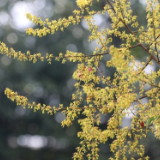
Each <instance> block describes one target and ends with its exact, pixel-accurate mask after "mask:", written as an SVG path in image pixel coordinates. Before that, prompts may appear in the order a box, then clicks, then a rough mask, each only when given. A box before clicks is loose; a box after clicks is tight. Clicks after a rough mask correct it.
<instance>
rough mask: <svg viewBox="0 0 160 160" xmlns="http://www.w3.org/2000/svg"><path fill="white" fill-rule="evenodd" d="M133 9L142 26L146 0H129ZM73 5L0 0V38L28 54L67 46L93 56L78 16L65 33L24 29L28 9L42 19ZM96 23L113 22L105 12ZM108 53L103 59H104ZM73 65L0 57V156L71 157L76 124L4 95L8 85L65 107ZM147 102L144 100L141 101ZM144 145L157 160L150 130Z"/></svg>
mask: <svg viewBox="0 0 160 160" xmlns="http://www.w3.org/2000/svg"><path fill="white" fill-rule="evenodd" d="M131 2H132V9H133V13H134V14H136V15H137V16H138V20H139V22H140V25H144V26H146V13H145V7H146V3H145V1H144V0H141V1H139V0H132V1H131ZM105 4H106V0H100V2H99V3H96V4H95V5H93V9H95V10H99V9H102V8H103V6H104V5H105ZM75 8H77V7H76V1H75V0H0V41H3V42H4V43H6V44H7V46H9V47H12V48H14V49H15V50H16V51H18V50H21V51H22V52H26V51H27V50H30V51H31V53H37V52H40V53H42V54H45V53H53V54H54V55H59V53H60V52H63V53H65V51H66V50H71V51H78V52H83V53H85V54H91V53H92V51H93V50H94V48H95V46H96V43H95V41H93V42H88V36H89V32H88V26H87V25H86V23H85V22H84V21H83V20H82V21H81V23H80V24H79V25H75V26H73V25H71V26H69V27H68V28H67V29H65V30H64V32H61V31H58V32H56V33H55V34H54V35H47V36H46V37H43V38H38V37H32V36H28V35H26V33H25V29H26V28H28V27H35V26H34V24H33V23H32V22H30V21H28V20H27V19H26V17H25V13H27V12H30V13H31V14H34V15H36V16H40V17H42V19H45V18H49V19H50V20H52V19H56V20H57V19H58V18H62V17H68V16H69V15H71V14H72V11H73V10H74V9H75ZM94 19H95V23H96V25H98V26H99V28H101V29H102V28H106V27H110V22H111V20H110V19H109V16H108V14H107V13H106V15H95V16H94ZM113 39H114V43H113V44H114V45H115V46H117V47H118V46H119V45H120V44H121V41H120V39H118V38H116V37H113ZM132 54H133V55H134V56H136V58H137V62H138V61H144V60H145V58H146V57H145V53H144V52H143V51H142V50H140V49H139V48H136V49H134V50H133V51H132ZM108 58H109V57H106V59H108ZM106 59H104V61H102V62H101V64H100V65H101V67H102V68H103V70H104V71H105V73H106V74H107V75H109V76H111V77H112V76H113V74H114V72H115V70H114V69H108V68H106V67H105V61H106ZM75 69H76V65H75V64H74V63H71V62H67V63H66V64H64V65H63V64H62V63H61V62H56V61H52V64H51V65H49V64H48V63H47V62H37V63H36V64H33V63H32V62H20V61H17V60H14V59H10V58H8V57H6V56H5V55H0V159H1V160H29V159H30V160H70V159H71V157H72V154H73V153H74V152H75V148H76V147H77V146H78V145H79V139H78V138H77V131H79V130H80V127H79V125H78V124H77V122H75V123H74V124H73V125H72V126H70V127H68V128H67V127H64V128H62V127H61V121H62V120H63V119H64V116H63V115H62V114H61V113H57V114H55V115H53V116H49V115H47V114H42V113H41V112H40V111H38V112H36V113H34V112H33V110H29V109H23V108H22V107H21V106H16V105H15V103H13V102H11V101H10V100H8V99H7V98H6V96H5V95H4V89H5V88H6V87H9V88H11V89H12V90H14V91H17V92H18V93H19V94H21V95H25V96H27V97H28V98H29V100H30V101H31V102H32V101H36V102H37V103H45V104H49V105H51V106H58V104H59V103H63V104H64V106H67V105H69V103H70V99H71V94H72V93H73V92H74V83H75V80H73V79H72V73H73V72H74V70H75ZM156 69H157V66H156V64H153V65H152V66H149V67H148V68H147V69H146V72H150V70H156ZM144 101H145V100H144ZM131 117H132V115H130V116H128V117H125V118H124V120H123V123H122V127H123V126H129V125H130V122H131ZM108 118H109V115H106V116H102V119H101V121H102V123H101V125H100V127H101V128H102V129H105V128H106V123H107V120H108ZM109 143H111V140H109V142H107V143H106V144H103V145H100V149H101V152H100V160H104V159H108V158H109V157H110V156H112V154H111V153H110V151H109ZM142 143H143V144H144V145H145V146H146V154H148V155H149V156H150V157H151V160H159V159H160V152H159V146H160V142H159V141H158V140H156V139H155V138H154V137H153V135H152V134H149V135H148V138H147V139H146V140H145V141H143V140H142Z"/></svg>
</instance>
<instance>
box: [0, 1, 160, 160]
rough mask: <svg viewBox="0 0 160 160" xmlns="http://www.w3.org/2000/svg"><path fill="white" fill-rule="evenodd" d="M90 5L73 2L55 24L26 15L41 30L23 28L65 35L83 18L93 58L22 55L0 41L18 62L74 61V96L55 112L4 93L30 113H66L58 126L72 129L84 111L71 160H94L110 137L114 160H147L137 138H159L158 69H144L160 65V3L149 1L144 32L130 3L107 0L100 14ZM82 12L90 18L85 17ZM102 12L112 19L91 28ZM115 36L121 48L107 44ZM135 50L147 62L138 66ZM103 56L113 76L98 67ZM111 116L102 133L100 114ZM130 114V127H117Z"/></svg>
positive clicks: (0, 48)
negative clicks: (66, 14)
mask: <svg viewBox="0 0 160 160" xmlns="http://www.w3.org/2000/svg"><path fill="white" fill-rule="evenodd" d="M97 1H98V0H97ZM92 2H93V0H77V1H76V3H77V6H78V7H79V10H74V11H73V15H72V16H69V17H68V18H62V19H59V20H57V21H56V20H52V21H49V20H48V19H46V20H44V21H43V20H42V19H41V18H37V17H36V16H33V15H31V14H27V18H28V19H29V20H31V21H32V22H34V23H35V24H37V25H40V26H41V28H40V29H33V28H29V29H27V30H26V33H27V34H32V35H33V36H39V37H42V36H46V35H47V34H54V33H55V32H56V31H57V30H59V29H60V30H62V31H63V29H64V28H66V27H68V26H69V25H71V24H73V25H75V24H78V23H80V21H81V19H82V18H83V19H84V20H85V21H86V22H87V24H88V26H89V31H90V33H91V34H90V36H89V38H88V39H89V41H96V42H97V44H98V45H99V47H95V50H94V51H93V54H91V55H85V54H84V53H79V52H72V51H68V50H67V51H66V53H64V54H63V53H60V54H59V56H54V54H48V53H46V55H45V56H42V55H41V53H35V54H31V53H30V51H27V53H21V52H20V51H15V50H14V49H12V48H11V49H9V48H8V47H7V46H6V45H5V44H4V43H3V42H1V43H0V53H1V54H5V55H7V56H9V57H13V58H15V59H18V60H20V61H33V63H35V62H37V60H41V61H44V60H47V61H48V62H49V63H51V61H52V59H55V60H57V61H62V63H65V62H66V61H67V60H68V61H71V62H78V64H77V69H76V70H75V71H74V73H73V78H74V79H75V80H76V83H75V88H76V92H75V93H74V94H73V95H72V102H71V103H70V105H69V106H67V107H63V105H62V104H60V105H59V108H56V107H52V106H48V105H45V104H43V105H42V104H39V103H38V104H36V103H35V102H32V103H31V102H29V101H28V99H27V98H26V97H24V96H20V95H18V93H17V92H14V91H12V90H10V89H8V88H6V90H5V94H6V95H7V97H8V98H10V99H11V100H12V101H15V102H16V104H17V105H21V106H23V107H24V108H25V107H28V108H33V109H34V111H36V110H42V113H45V112H47V113H48V114H53V113H56V112H57V111H60V110H62V113H63V114H64V115H66V118H65V120H64V121H63V122H62V126H65V125H66V126H69V125H71V124H72V122H73V121H74V120H75V118H77V117H78V115H79V114H81V113H82V114H83V115H84V116H85V118H83V119H79V120H78V123H79V124H80V126H81V131H79V132H78V133H77V136H78V137H79V138H80V139H81V142H80V146H79V147H77V152H76V153H74V155H73V159H74V160H77V159H78V160H81V159H83V157H84V155H85V153H88V154H87V157H88V159H89V160H90V159H92V160H97V159H98V152H99V143H105V142H106V141H107V140H108V139H109V138H111V139H113V138H114V141H113V143H112V144H111V145H110V150H111V151H112V152H114V153H115V159H116V160H122V159H124V160H127V159H128V157H127V156H126V155H129V156H130V159H134V157H133V155H134V154H137V155H139V156H140V157H143V158H144V159H146V160H148V159H149V158H148V156H147V157H144V153H145V148H144V146H143V145H141V144H139V140H140V139H142V138H145V137H146V134H147V133H148V132H149V131H151V132H153V133H154V135H155V137H157V138H158V139H160V116H159V113H160V83H159V82H157V80H158V79H159V78H160V70H158V71H152V72H151V73H150V74H147V73H146V72H145V68H146V67H147V66H148V65H152V63H153V62H154V63H157V65H160V57H159V54H160V53H159V50H160V19H159V17H160V4H159V3H158V1H157V0H148V1H147V7H146V13H147V28H146V29H144V26H141V27H138V26H139V24H138V21H137V20H136V19H137V17H136V15H133V13H132V10H131V7H130V6H131V4H130V2H129V1H126V0H114V1H112V2H111V1H109V0H106V2H107V4H106V5H105V6H104V8H103V10H101V11H93V10H90V6H92ZM84 11H86V12H87V13H88V15H86V16H84V15H83V13H84ZM106 12H107V13H108V15H109V16H110V18H111V21H112V23H111V27H110V28H105V29H100V28H99V27H98V26H96V25H95V23H94V18H93V16H94V14H105V13H106ZM123 27H125V30H124V28H123ZM113 36H115V37H119V38H120V39H121V40H122V43H121V45H120V47H118V48H116V47H115V46H113V45H111V44H112V41H113V39H112V37H113ZM133 44H134V45H133ZM136 47H140V48H141V49H142V50H143V51H144V52H145V53H146V56H148V57H147V58H146V61H144V62H139V63H137V62H136V59H135V57H134V56H133V55H132V54H131V52H132V49H134V48H136ZM107 54H109V55H110V57H111V58H110V60H108V61H107V62H106V67H108V68H110V67H114V68H115V69H116V73H115V74H114V76H113V78H111V77H110V76H109V75H108V73H107V74H105V73H104V71H103V70H102V68H101V65H100V63H101V60H102V58H105V55H107ZM137 83H138V84H139V86H138V87H137V85H136V84H137ZM146 85H148V86H150V88H149V89H148V90H145V89H144V88H145V86H146ZM143 98H148V101H147V102H146V103H142V99H143ZM82 104H85V105H84V106H82ZM132 106H134V107H132ZM111 113H112V116H111V117H110V119H109V120H108V121H107V127H106V129H104V130H101V129H99V125H100V123H101V115H102V114H104V115H107V114H111ZM131 113H132V114H133V117H132V122H131V127H121V125H122V119H123V118H124V117H125V116H128V115H129V114H131ZM88 151H90V152H88ZM126 153H127V154H126ZM110 159H113V158H110Z"/></svg>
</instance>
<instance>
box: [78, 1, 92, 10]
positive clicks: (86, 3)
mask: <svg viewBox="0 0 160 160" xmlns="http://www.w3.org/2000/svg"><path fill="white" fill-rule="evenodd" d="M76 2H77V6H78V7H80V8H83V7H85V6H88V5H89V4H90V3H91V2H92V0H77V1H76Z"/></svg>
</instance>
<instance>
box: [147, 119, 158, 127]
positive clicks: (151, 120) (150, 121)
mask: <svg viewBox="0 0 160 160" xmlns="http://www.w3.org/2000/svg"><path fill="white" fill-rule="evenodd" d="M156 118H157V117H156ZM156 118H155V117H151V118H149V120H148V121H147V123H146V128H148V126H149V125H150V124H151V123H152V122H153V121H154V120H155V119H156Z"/></svg>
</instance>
